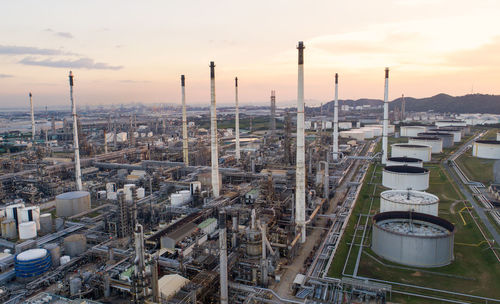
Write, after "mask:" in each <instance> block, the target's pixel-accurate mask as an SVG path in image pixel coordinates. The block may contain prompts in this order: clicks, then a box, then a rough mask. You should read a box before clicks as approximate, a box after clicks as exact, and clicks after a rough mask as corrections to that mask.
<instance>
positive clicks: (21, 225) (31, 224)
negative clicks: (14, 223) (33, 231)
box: [19, 221, 36, 227]
mask: <svg viewBox="0 0 500 304" xmlns="http://www.w3.org/2000/svg"><path fill="white" fill-rule="evenodd" d="M33 225H36V222H34V221H31V222H24V223H21V224H19V227H31V226H33Z"/></svg>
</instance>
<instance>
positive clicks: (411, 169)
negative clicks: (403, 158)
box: [384, 166, 429, 173]
mask: <svg viewBox="0 0 500 304" xmlns="http://www.w3.org/2000/svg"><path fill="white" fill-rule="evenodd" d="M384 170H386V171H389V172H397V173H426V172H429V169H425V168H420V167H413V166H387V167H385V168H384Z"/></svg>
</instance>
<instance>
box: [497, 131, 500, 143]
mask: <svg viewBox="0 0 500 304" xmlns="http://www.w3.org/2000/svg"><path fill="white" fill-rule="evenodd" d="M497 141H500V132H497Z"/></svg>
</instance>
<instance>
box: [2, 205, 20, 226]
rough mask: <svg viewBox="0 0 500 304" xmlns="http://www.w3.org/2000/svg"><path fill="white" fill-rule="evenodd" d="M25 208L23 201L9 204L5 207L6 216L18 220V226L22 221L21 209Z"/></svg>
mask: <svg viewBox="0 0 500 304" xmlns="http://www.w3.org/2000/svg"><path fill="white" fill-rule="evenodd" d="M23 208H24V204H23V203H17V204H13V205H9V206H7V207H6V208H5V216H6V217H7V218H8V219H13V220H15V221H16V227H17V225H19V224H20V223H21V209H23Z"/></svg>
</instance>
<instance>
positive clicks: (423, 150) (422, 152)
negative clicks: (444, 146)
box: [391, 144, 432, 162]
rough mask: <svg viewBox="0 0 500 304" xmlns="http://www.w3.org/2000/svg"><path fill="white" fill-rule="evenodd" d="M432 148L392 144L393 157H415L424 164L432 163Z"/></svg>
mask: <svg viewBox="0 0 500 304" xmlns="http://www.w3.org/2000/svg"><path fill="white" fill-rule="evenodd" d="M431 154H432V148H431V146H427V145H413V144H392V145H391V157H413V158H418V159H421V160H422V161H423V162H428V161H431Z"/></svg>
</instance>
